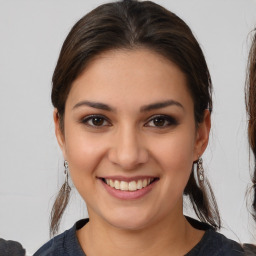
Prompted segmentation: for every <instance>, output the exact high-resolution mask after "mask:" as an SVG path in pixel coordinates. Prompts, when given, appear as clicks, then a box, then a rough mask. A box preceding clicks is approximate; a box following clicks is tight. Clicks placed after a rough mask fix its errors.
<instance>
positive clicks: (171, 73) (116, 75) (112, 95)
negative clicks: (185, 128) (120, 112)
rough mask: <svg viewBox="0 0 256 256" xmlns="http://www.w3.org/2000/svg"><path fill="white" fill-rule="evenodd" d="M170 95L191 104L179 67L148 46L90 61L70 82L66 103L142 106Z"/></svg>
mask: <svg viewBox="0 0 256 256" xmlns="http://www.w3.org/2000/svg"><path fill="white" fill-rule="evenodd" d="M170 98H174V99H175V100H180V101H189V103H190V104H193V102H192V98H191V96H190V93H189V90H188V88H187V81H186V76H185V75H184V73H183V72H182V71H181V70H180V68H179V67H177V66H176V65H175V64H174V63H173V62H171V61H170V60H168V59H167V58H164V57H162V56H161V55H159V54H157V53H155V52H153V51H151V50H148V49H136V50H115V51H108V52H105V53H103V54H101V55H99V56H97V57H96V58H94V59H93V60H92V61H91V62H90V63H89V65H88V66H87V67H86V69H85V70H84V72H83V73H82V74H81V75H80V76H79V77H78V78H77V79H76V80H75V81H74V82H73V84H72V87H71V91H70V93H69V96H68V100H67V104H69V103H73V104H74V103H75V102H77V101H80V100H87V99H89V100H95V101H99V102H105V101H107V102H108V103H109V102H112V103H113V104H115V103H116V104H119V102H127V103H130V104H137V105H138V104H141V105H143V104H148V103H150V102H154V101H159V100H166V99H170Z"/></svg>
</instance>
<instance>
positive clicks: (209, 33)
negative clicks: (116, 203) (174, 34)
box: [0, 0, 256, 254]
mask: <svg viewBox="0 0 256 256" xmlns="http://www.w3.org/2000/svg"><path fill="white" fill-rule="evenodd" d="M155 2H157V3H159V4H162V5H164V6H165V7H167V8H168V9H170V10H171V11H173V12H175V13H176V14H178V15H179V16H180V17H181V18H183V19H184V20H185V21H186V22H187V23H188V25H189V26H190V27H191V28H192V30H193V32H194V33H195V35H196V37H197V38H198V40H199V42H200V44H201V46H202V48H203V51H204V53H205V56H206V59H207V62H208V65H209V68H210V72H211V75H212V79H213V84H214V112H213V118H212V122H213V129H212V135H211V141H210V146H209V147H208V149H207V152H206V153H205V155H204V160H205V161H204V162H205V169H206V171H207V175H208V176H209V178H210V180H211V183H212V186H213V189H214V191H215V194H216V198H217V201H218V204H219V208H220V212H221V216H222V219H223V224H224V228H223V229H222V230H221V232H222V233H224V234H226V235H227V236H229V237H231V238H233V239H235V240H237V241H241V242H245V241H247V242H249V241H254V242H255V240H256V238H255V236H253V233H254V231H255V226H253V225H252V222H251V221H250V218H249V214H248V212H247V210H246V200H245V192H246V187H247V185H248V183H249V153H248V144H247V135H246V115H245V106H244V81H245V67H246V60H247V54H248V48H249V45H250V37H249V36H248V34H249V32H250V31H251V30H252V29H253V27H254V25H256V1H255V0H254V1H253V0H214V1H213V0H211V1H210V0H170V1H167V0H166V1H164V0H157V1H155ZM100 3H103V1H101V0H98V1H92V0H91V1H86V0H83V1H82V0H76V1H71V0H70V1H68V0H55V1H54V0H30V1H29V0H23V1H20V0H16V1H15V0H8V1H7V0H0V87H1V89H0V237H3V238H5V239H12V240H17V241H20V242H21V243H22V244H23V245H24V247H25V248H26V249H27V251H28V254H31V253H33V252H34V251H35V250H36V249H37V248H38V247H39V246H40V245H42V244H43V243H44V242H46V241H47V240H48V238H49V236H48V232H49V229H48V223H49V213H50V209H51V206H52V203H53V198H54V195H55V194H56V192H57V189H58V188H59V187H60V186H61V184H62V182H63V179H64V177H63V175H62V173H63V159H62V156H61V153H60V150H59V149H58V146H57V143H56V140H55V135H54V126H53V121H52V110H53V109H52V106H51V102H50V91H51V76H52V73H53V70H54V67H55V64H56V61H57V57H58V54H59V51H60V47H61V45H62V43H63V40H64V38H65V37H66V35H67V33H68V31H69V30H70V28H71V27H72V25H73V24H74V23H75V22H76V21H77V20H78V19H79V18H80V17H82V16H83V15H84V14H85V13H87V12H88V11H89V10H91V9H92V8H94V7H96V6H97V5H98V4H100ZM84 216H86V210H85V207H84V204H83V202H82V201H81V200H80V197H79V196H78V195H77V194H76V193H74V194H73V195H72V203H71V204H70V206H69V208H68V210H67V212H66V214H65V216H64V219H63V223H62V226H61V230H64V229H66V228H69V227H70V226H71V225H73V223H74V222H75V221H76V220H77V219H79V218H81V217H84ZM254 235H255V233H254Z"/></svg>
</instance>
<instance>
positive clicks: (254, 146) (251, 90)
mask: <svg viewBox="0 0 256 256" xmlns="http://www.w3.org/2000/svg"><path fill="white" fill-rule="evenodd" d="M246 109H247V113H248V117H249V121H248V139H249V144H250V147H251V150H252V153H253V158H254V169H253V176H252V184H253V186H252V190H253V194H254V197H253V202H252V213H253V218H254V220H255V221H256V33H255V31H254V37H253V40H252V46H251V49H250V53H249V59H248V74H247V87H246ZM244 248H245V251H246V255H256V246H255V245H250V244H245V245H244Z"/></svg>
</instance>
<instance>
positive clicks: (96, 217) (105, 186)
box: [35, 1, 243, 256]
mask: <svg viewBox="0 0 256 256" xmlns="http://www.w3.org/2000/svg"><path fill="white" fill-rule="evenodd" d="M52 102H53V105H54V107H55V110H54V122H55V131H56V137H57V140H58V142H59V145H60V147H61V149H62V152H63V156H64V159H65V164H64V165H65V173H66V177H67V179H66V182H65V184H64V185H63V187H62V188H61V191H60V193H59V195H58V197H57V200H56V202H55V204H54V208H53V211H52V222H51V231H52V233H53V234H55V233H57V230H58V225H59V221H60V218H61V216H62V214H63V211H64V209H65V206H66V204H67V202H68V198H69V191H70V187H69V185H68V175H69V173H70V176H71V178H72V181H73V183H74V185H75V187H76V189H77V190H78V192H79V193H80V195H81V196H82V198H83V199H84V201H85V203H86V205H87V209H88V215H89V219H85V220H80V221H79V222H77V223H76V224H75V225H74V226H73V228H71V229H70V230H67V231H66V232H64V233H62V234H60V235H58V236H56V237H54V238H53V239H52V240H50V241H49V242H48V243H46V244H45V245H44V246H43V247H42V248H40V249H39V250H38V251H37V252H36V253H35V255H36V256H38V255H40V256H44V255H62V256H63V255H70V256H71V255H76V256H84V255H87V256H94V255H101V256H108V255H122V256H126V255H137V256H144V255H161V256H165V255H166V256H167V255H173V256H175V255H189V256H192V255H204V256H207V255H215V256H217V255H242V254H243V251H242V248H241V247H240V246H239V245H238V244H237V243H236V242H234V241H231V240H229V239H227V238H225V237H224V236H223V235H221V234H219V233H217V232H216V231H215V230H216V229H218V228H219V227H220V217H219V213H218V208H217V205H216V202H215V199H214V196H213V193H212V191H211V189H210V186H209V184H208V182H207V179H206V177H205V176H204V170H203V162H202V158H201V156H202V154H203V152H204V151H205V149H206V147H207V143H208V138H209V132H210V127H211V120H210V114H211V110H212V100H211V78H210V74H209V71H208V68H207V65H206V62H205V59H204V55H203V53H202V51H201V49H200V46H199V44H198V42H197V41H196V39H195V38H194V36H193V34H192V32H191V30H190V29H189V27H188V26H187V25H186V24H185V23H184V22H183V21H182V20H181V19H180V18H178V17H177V16H176V15H175V14H173V13H171V12H169V11H167V10H166V9H164V8H162V7H161V6H159V5H157V4H154V3H152V2H149V1H146V2H137V1H120V2H115V3H109V4H105V5H102V6H99V7H98V8H96V9H94V10H93V11H92V12H90V13H89V14H87V15H86V16H84V17H83V18H82V19H81V20H80V21H78V22H77V23H76V24H75V26H74V27H73V28H72V30H71V32H70V33H69V35H68V36H67V38H66V40H65V42H64V44H63V47H62V50H61V53H60V56H59V60H58V63H57V66H56V69H55V71H54V75H53V88H52ZM194 165H196V166H197V167H196V168H195V171H194ZM184 195H185V196H186V195H187V196H188V197H189V199H190V201H191V205H192V207H193V209H194V210H195V213H196V214H197V216H198V218H199V219H200V220H201V221H202V222H199V221H197V220H194V219H191V218H189V217H185V216H184V215H183V196H184Z"/></svg>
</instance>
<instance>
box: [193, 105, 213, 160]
mask: <svg viewBox="0 0 256 256" xmlns="http://www.w3.org/2000/svg"><path fill="white" fill-rule="evenodd" d="M210 130H211V114H210V111H209V110H208V109H207V110H205V111H204V119H203V121H202V122H201V123H200V124H199V125H198V127H197V131H196V141H195V150H194V161H196V160H198V156H201V155H202V154H203V153H204V151H205V149H206V147H207V145H208V141H209V134H210Z"/></svg>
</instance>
